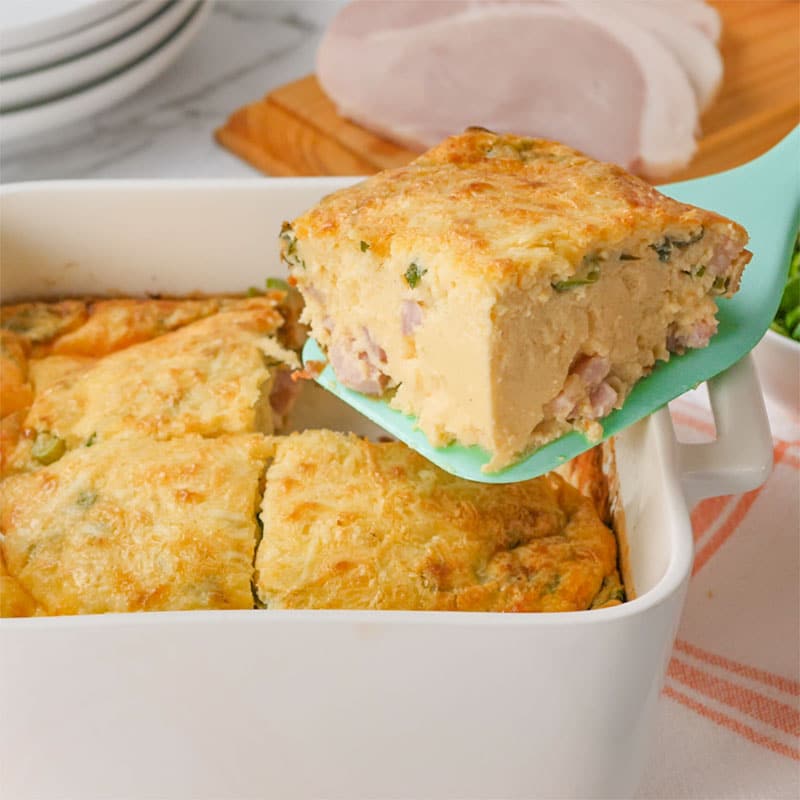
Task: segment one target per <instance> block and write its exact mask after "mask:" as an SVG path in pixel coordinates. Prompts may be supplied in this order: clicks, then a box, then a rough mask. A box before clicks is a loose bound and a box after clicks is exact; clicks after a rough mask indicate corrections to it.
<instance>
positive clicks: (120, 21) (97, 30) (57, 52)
mask: <svg viewBox="0 0 800 800" xmlns="http://www.w3.org/2000/svg"><path fill="white" fill-rule="evenodd" d="M165 5H167V0H141V2H138V3H134V4H133V5H131V6H130V7H128V8H125V9H123V10H122V11H120V12H119V13H118V14H114V15H113V16H111V17H107V18H105V19H102V20H100V21H99V22H96V23H95V24H94V25H89V26H88V27H86V28H81V29H80V30H77V31H75V32H74V33H68V34H66V35H65V36H61V37H59V38H58V39H50V40H48V41H47V42H43V43H41V44H36V45H31V46H30V47H24V48H22V49H20V50H8V51H6V50H3V49H0V78H8V77H10V76H12V75H17V74H20V73H22V72H30V71H32V70H40V69H45V68H46V67H51V66H53V64H57V63H58V62H59V61H63V60H64V59H67V58H72V57H74V56H77V55H80V54H82V53H86V52H88V51H89V50H93V49H94V48H96V47H100V46H102V45H106V44H108V43H109V42H111V41H113V40H114V39H116V38H117V37H118V36H123V35H125V34H127V33H128V32H129V31H131V30H133V29H134V28H136V27H137V26H139V25H140V24H142V23H144V22H145V21H146V20H147V19H148V18H149V17H152V16H154V15H155V14H156V13H158V11H159V10H160V9H162V8H163V7H164V6H165Z"/></svg>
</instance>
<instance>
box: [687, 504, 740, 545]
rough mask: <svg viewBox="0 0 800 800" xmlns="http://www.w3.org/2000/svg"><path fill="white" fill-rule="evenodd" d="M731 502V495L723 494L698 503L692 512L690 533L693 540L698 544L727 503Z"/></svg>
mask: <svg viewBox="0 0 800 800" xmlns="http://www.w3.org/2000/svg"><path fill="white" fill-rule="evenodd" d="M730 502H731V495H729V494H723V495H719V496H718V497H709V498H708V499H707V500H703V501H702V502H700V503H698V504H697V505H696V506H695V507H694V509H693V510H692V531H693V532H694V540H695V542H698V541H699V540H700V539H701V538H702V536H703V534H705V533H706V531H708V529H709V528H710V527H711V526H712V525H713V524H714V523H715V522H716V521H717V519H718V518H719V515H720V514H721V513H722V511H723V509H724V508H725V506H726V505H728V503H730Z"/></svg>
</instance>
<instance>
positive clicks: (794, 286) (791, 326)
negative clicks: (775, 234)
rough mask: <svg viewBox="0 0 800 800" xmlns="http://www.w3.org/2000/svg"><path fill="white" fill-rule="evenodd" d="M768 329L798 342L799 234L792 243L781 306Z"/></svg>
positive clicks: (799, 332)
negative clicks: (792, 253) (791, 253)
mask: <svg viewBox="0 0 800 800" xmlns="http://www.w3.org/2000/svg"><path fill="white" fill-rule="evenodd" d="M770 328H772V330H774V331H775V332H776V333H780V334H782V335H783V336H788V337H790V338H792V339H794V340H795V341H796V342H800V234H798V236H797V239H796V240H795V243H794V255H793V256H792V260H791V262H790V264H789V277H788V279H787V280H786V287H785V288H784V290H783V296H782V297H781V304H780V306H778V313H777V314H776V315H775V319H774V320H773V322H772V324H771V325H770Z"/></svg>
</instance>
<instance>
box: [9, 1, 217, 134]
mask: <svg viewBox="0 0 800 800" xmlns="http://www.w3.org/2000/svg"><path fill="white" fill-rule="evenodd" d="M210 10H211V5H210V3H208V2H204V3H200V4H199V7H198V8H197V10H195V11H194V12H193V13H192V14H191V15H190V16H189V17H188V18H187V20H186V21H185V22H183V23H182V24H181V26H180V27H179V29H178V30H177V31H175V32H173V33H172V34H171V35H170V36H169V37H168V38H167V39H166V40H165V41H163V42H162V43H161V44H159V45H158V47H157V49H156V50H154V51H153V52H152V53H151V54H148V55H147V56H146V57H145V58H143V59H142V60H140V61H137V62H136V63H135V64H133V65H132V66H130V67H129V68H128V69H125V70H123V71H122V72H120V73H119V74H116V75H114V76H113V77H111V78H108V79H107V80H104V81H101V82H100V83H97V84H95V85H92V86H91V87H90V88H88V89H86V90H84V91H80V92H76V93H75V94H70V95H67V96H66V97H63V98H60V99H57V100H53V101H52V102H47V103H42V104H41V105H34V106H31V107H30V108H25V109H23V110H21V111H12V112H9V113H3V114H0V138H2V140H3V142H4V143H9V142H12V141H15V140H19V139H23V138H25V137H27V136H33V135H35V134H37V133H42V132H44V131H48V130H52V129H55V128H59V127H60V126H62V125H67V124H68V123H70V122H76V121H77V120H80V119H84V118H86V117H89V116H91V115H92V114H96V113H98V112H99V111H102V110H103V109H105V108H108V107H109V106H112V105H115V104H116V103H118V102H120V101H122V100H124V99H125V98H126V97H128V96H129V95H131V94H133V93H134V92H137V91H138V90H139V89H141V88H142V87H143V86H145V85H147V84H148V83H149V82H150V81H151V80H153V79H154V78H156V77H158V76H159V75H160V74H161V73H162V72H163V71H164V70H165V69H167V67H169V66H170V65H171V64H172V62H173V61H175V59H176V58H178V56H179V55H180V54H181V53H182V52H183V51H184V50H185V49H186V47H187V46H188V45H189V44H190V43H191V41H192V39H194V37H195V36H196V35H197V33H199V31H200V28H201V27H202V25H203V23H204V22H205V20H206V18H207V16H208V14H209V12H210Z"/></svg>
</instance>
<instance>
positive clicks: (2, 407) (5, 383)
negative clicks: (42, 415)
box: [0, 329, 33, 418]
mask: <svg viewBox="0 0 800 800" xmlns="http://www.w3.org/2000/svg"><path fill="white" fill-rule="evenodd" d="M25 345H26V343H25V340H24V339H22V337H20V336H18V335H17V334H15V333H11V331H7V330H1V329H0V418H2V417H5V416H7V415H8V414H13V413H15V412H17V411H24V410H27V409H28V408H29V407H30V404H31V403H32V402H33V387H32V386H31V384H30V381H29V380H28V358H27V354H26V346H25Z"/></svg>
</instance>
